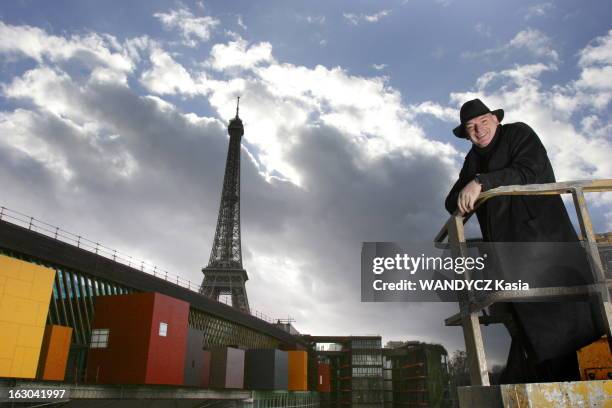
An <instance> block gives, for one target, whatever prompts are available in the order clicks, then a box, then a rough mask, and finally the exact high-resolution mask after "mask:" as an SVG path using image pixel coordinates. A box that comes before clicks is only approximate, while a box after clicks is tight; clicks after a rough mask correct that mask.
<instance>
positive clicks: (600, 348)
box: [578, 336, 612, 380]
mask: <svg viewBox="0 0 612 408" xmlns="http://www.w3.org/2000/svg"><path fill="white" fill-rule="evenodd" d="M578 365H579V366H580V379H581V380H609V379H610V376H611V375H612V354H611V353H610V349H609V347H608V338H607V337H606V336H604V337H602V338H600V339H599V340H597V341H594V342H593V343H591V344H589V345H588V346H585V347H583V348H581V349H580V350H578Z"/></svg>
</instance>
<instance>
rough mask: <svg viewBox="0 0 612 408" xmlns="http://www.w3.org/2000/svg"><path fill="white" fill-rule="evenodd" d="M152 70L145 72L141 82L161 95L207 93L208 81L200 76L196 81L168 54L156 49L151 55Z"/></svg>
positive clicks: (203, 76) (202, 75)
mask: <svg viewBox="0 0 612 408" xmlns="http://www.w3.org/2000/svg"><path fill="white" fill-rule="evenodd" d="M150 60H151V65H152V67H151V69H149V70H147V71H144V72H143V73H142V76H141V78H140V82H141V83H142V84H143V85H144V86H145V87H146V88H147V89H148V90H149V91H151V92H154V93H157V94H159V95H166V94H175V93H182V94H186V95H195V94H198V93H206V90H207V79H206V76H205V75H204V74H199V75H198V77H197V78H196V79H194V78H192V76H191V74H190V73H189V72H187V70H186V69H185V68H184V67H183V66H182V65H181V64H179V63H177V62H176V61H175V60H174V59H173V58H172V57H171V56H170V54H168V53H167V52H165V51H164V50H162V49H161V48H158V47H155V48H154V49H153V50H152V51H151V55H150Z"/></svg>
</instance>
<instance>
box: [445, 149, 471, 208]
mask: <svg viewBox="0 0 612 408" xmlns="http://www.w3.org/2000/svg"><path fill="white" fill-rule="evenodd" d="M467 163H468V158H467V157H466V158H465V161H464V162H463V167H462V168H461V171H460V172H459V179H458V180H457V181H456V182H455V184H454V185H453V188H451V191H450V192H449V193H448V195H447V196H446V200H445V201H444V207H446V211H448V212H449V213H451V214H452V213H454V212H455V210H456V209H457V198H458V197H459V192H460V191H461V190H462V189H463V187H465V186H466V184H467V183H468V182H469V181H470V180H468V175H467V173H468V171H467V167H468V166H467Z"/></svg>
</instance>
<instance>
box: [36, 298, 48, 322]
mask: <svg viewBox="0 0 612 408" xmlns="http://www.w3.org/2000/svg"><path fill="white" fill-rule="evenodd" d="M37 307H38V311H37V312H36V314H35V320H36V321H37V322H41V321H42V322H46V321H47V315H48V314H49V302H45V303H38V304H37Z"/></svg>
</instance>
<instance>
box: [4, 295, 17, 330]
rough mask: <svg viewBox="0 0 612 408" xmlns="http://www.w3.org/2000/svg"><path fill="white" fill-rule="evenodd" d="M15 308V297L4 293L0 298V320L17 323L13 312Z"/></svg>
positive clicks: (15, 311) (15, 310)
mask: <svg viewBox="0 0 612 408" xmlns="http://www.w3.org/2000/svg"><path fill="white" fill-rule="evenodd" d="M17 309H18V304H17V298H14V297H12V296H9V295H8V294H6V293H4V294H3V295H2V298H0V322H15V323H19V321H18V320H16V319H15V313H17Z"/></svg>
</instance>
